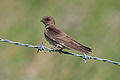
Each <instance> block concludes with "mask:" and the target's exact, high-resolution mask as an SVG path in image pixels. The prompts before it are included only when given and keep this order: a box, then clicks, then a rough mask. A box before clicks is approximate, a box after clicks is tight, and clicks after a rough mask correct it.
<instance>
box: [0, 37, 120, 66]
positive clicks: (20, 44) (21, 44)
mask: <svg viewBox="0 0 120 80" xmlns="http://www.w3.org/2000/svg"><path fill="white" fill-rule="evenodd" d="M0 42H7V43H11V44H16V45H19V46H24V47H29V48H37V49H38V51H37V52H39V51H52V52H59V53H64V54H69V55H73V56H76V57H81V58H83V60H84V62H86V60H87V59H93V60H97V61H103V62H108V63H113V64H116V65H119V66H120V62H116V61H112V60H108V59H102V58H98V57H92V56H88V55H86V54H83V55H79V54H76V53H71V52H67V51H61V50H57V49H56V50H53V49H50V48H47V47H45V46H43V42H42V44H41V45H40V46H35V45H30V44H23V43H20V42H13V41H10V40H4V39H2V38H0Z"/></svg>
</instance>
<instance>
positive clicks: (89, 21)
mask: <svg viewBox="0 0 120 80" xmlns="http://www.w3.org/2000/svg"><path fill="white" fill-rule="evenodd" d="M46 15H48V16H52V17H54V19H55V21H56V24H57V26H58V27H59V28H60V29H61V30H62V31H64V32H65V33H67V34H68V35H70V36H71V37H72V38H74V39H75V40H77V41H78V42H80V43H82V44H84V45H87V46H89V47H91V48H92V49H93V53H92V54H89V55H91V56H96V57H100V58H108V59H110V60H114V61H120V1H119V0H60V1H58V0H0V37H1V38H3V39H9V40H12V41H18V42H22V43H28V44H33V45H40V44H41V42H44V45H46V46H48V43H47V42H46V40H45V38H44V35H43V32H44V25H43V23H40V19H42V17H44V16H46ZM48 47H51V46H48ZM71 52H73V51H71ZM119 75H120V68H119V66H116V65H113V64H109V63H103V62H98V61H93V60H88V61H87V63H84V62H83V60H82V59H80V58H77V57H73V56H69V55H63V54H58V53H46V54H44V53H43V52H40V53H39V54H36V50H35V49H32V48H25V47H20V46H16V45H11V44H6V43H0V80H119V79H120V76H119Z"/></svg>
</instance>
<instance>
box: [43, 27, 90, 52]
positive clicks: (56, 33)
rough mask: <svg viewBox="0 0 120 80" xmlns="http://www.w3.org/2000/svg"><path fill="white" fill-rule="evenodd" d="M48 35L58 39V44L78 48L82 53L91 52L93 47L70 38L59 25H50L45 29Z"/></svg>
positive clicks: (55, 39) (73, 48) (54, 39)
mask: <svg viewBox="0 0 120 80" xmlns="http://www.w3.org/2000/svg"><path fill="white" fill-rule="evenodd" d="M45 33H46V35H47V36H48V37H49V38H50V39H52V40H53V41H56V42H57V43H58V44H60V45H62V46H65V47H67V48H70V49H72V50H76V51H78V52H82V53H89V52H91V49H90V48H88V47H86V46H83V45H82V44H80V43H78V42H77V41H75V40H73V39H72V38H70V37H69V36H68V35H67V34H65V33H64V32H62V31H61V30H59V29H58V28H57V27H49V28H46V30H45Z"/></svg>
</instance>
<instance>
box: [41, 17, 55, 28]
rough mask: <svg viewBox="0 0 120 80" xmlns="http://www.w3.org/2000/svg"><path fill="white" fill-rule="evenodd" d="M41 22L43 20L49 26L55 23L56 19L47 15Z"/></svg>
mask: <svg viewBox="0 0 120 80" xmlns="http://www.w3.org/2000/svg"><path fill="white" fill-rule="evenodd" d="M41 22H43V23H44V24H45V25H46V26H49V25H52V24H53V25H54V24H55V21H54V19H53V18H52V17H51V16H45V17H43V19H42V20H41Z"/></svg>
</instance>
